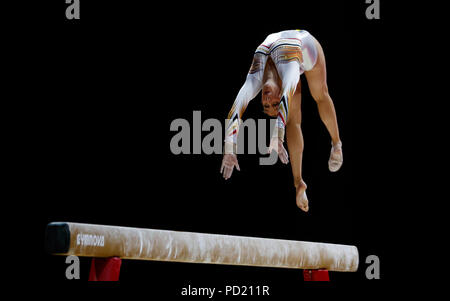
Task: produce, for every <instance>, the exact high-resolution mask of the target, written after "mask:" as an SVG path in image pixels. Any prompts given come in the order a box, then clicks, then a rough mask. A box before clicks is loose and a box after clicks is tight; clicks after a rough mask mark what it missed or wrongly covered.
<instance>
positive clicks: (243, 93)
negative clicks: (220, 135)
mask: <svg viewBox="0 0 450 301" xmlns="http://www.w3.org/2000/svg"><path fill="white" fill-rule="evenodd" d="M266 60H267V57H265V56H264V55H262V54H259V53H256V54H255V56H254V57H253V62H252V66H251V67H250V71H249V73H248V74H247V78H246V80H245V83H244V85H243V86H242V87H241V89H240V90H239V93H238V95H237V97H236V99H235V101H234V104H233V107H232V108H231V110H230V113H229V114H228V118H227V121H228V122H227V128H226V132H225V145H224V156H223V160H222V166H221V168H220V172H221V173H222V174H223V177H224V178H225V179H228V178H230V177H231V174H232V173H233V168H234V167H236V168H237V170H240V168H239V164H238V162H237V156H236V153H237V137H238V134H239V125H240V123H241V117H242V115H243V114H244V111H245V109H246V108H247V106H248V103H249V102H250V100H252V99H253V98H255V97H256V95H258V93H259V91H261V88H262V76H263V72H264V66H265V62H266Z"/></svg>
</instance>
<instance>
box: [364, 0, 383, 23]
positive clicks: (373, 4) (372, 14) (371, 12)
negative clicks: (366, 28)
mask: <svg viewBox="0 0 450 301" xmlns="http://www.w3.org/2000/svg"><path fill="white" fill-rule="evenodd" d="M366 4H369V6H367V8H366V18H367V19H369V20H374V19H375V20H379V19H380V0H366Z"/></svg>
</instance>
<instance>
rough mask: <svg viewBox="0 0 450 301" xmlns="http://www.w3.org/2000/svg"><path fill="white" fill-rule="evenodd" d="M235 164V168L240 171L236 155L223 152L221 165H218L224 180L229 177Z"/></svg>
mask: <svg viewBox="0 0 450 301" xmlns="http://www.w3.org/2000/svg"><path fill="white" fill-rule="evenodd" d="M235 166H236V169H237V170H239V171H241V169H240V168H239V163H238V160H237V156H236V155H235V154H224V155H223V159H222V166H221V167H220V173H221V174H223V178H224V179H225V180H228V179H229V178H230V177H231V174H232V173H233V169H234V167H235Z"/></svg>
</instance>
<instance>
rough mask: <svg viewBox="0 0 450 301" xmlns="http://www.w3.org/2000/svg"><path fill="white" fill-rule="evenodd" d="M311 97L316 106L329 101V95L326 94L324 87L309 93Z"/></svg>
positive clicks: (325, 87)
mask: <svg viewBox="0 0 450 301" xmlns="http://www.w3.org/2000/svg"><path fill="white" fill-rule="evenodd" d="M311 96H312V98H313V99H314V100H315V101H316V102H317V104H320V103H324V102H330V101H331V97H330V94H329V93H328V87H327V86H326V85H325V86H323V87H321V88H320V89H317V90H314V91H311Z"/></svg>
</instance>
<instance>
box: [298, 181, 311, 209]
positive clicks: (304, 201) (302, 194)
mask: <svg viewBox="0 0 450 301" xmlns="http://www.w3.org/2000/svg"><path fill="white" fill-rule="evenodd" d="M296 189H297V193H296V202H297V207H298V208H300V209H301V210H303V211H305V212H308V210H309V206H308V197H307V196H306V183H305V182H303V180H302V181H301V183H300V185H298V186H297V187H296Z"/></svg>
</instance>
